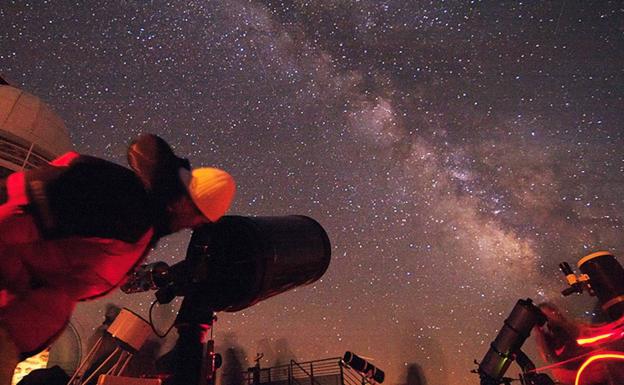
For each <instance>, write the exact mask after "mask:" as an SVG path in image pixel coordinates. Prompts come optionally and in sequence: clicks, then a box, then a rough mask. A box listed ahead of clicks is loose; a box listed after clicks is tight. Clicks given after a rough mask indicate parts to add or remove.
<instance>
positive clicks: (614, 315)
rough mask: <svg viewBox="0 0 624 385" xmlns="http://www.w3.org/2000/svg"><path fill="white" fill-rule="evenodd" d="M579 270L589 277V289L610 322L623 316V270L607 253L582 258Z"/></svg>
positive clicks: (600, 252)
mask: <svg viewBox="0 0 624 385" xmlns="http://www.w3.org/2000/svg"><path fill="white" fill-rule="evenodd" d="M578 267H579V270H581V272H582V273H583V274H587V276H588V277H589V283H590V285H591V288H592V289H593V290H594V292H595V293H596V296H597V297H598V301H599V302H600V305H601V306H602V310H604V311H605V312H606V313H607V314H608V315H609V317H610V318H611V319H612V320H618V319H620V318H621V317H622V315H624V268H622V265H620V263H619V262H618V261H617V259H615V257H614V256H613V255H611V253H609V252H608V251H599V252H597V253H593V254H590V255H588V256H586V257H584V258H582V259H581V260H580V261H579V262H578Z"/></svg>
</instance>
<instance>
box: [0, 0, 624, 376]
mask: <svg viewBox="0 0 624 385" xmlns="http://www.w3.org/2000/svg"><path fill="white" fill-rule="evenodd" d="M86 3H87V2H85V3H84V4H83V3H82V2H70V1H36V2H23V1H8V2H3V6H2V7H1V8H0V71H1V73H2V75H4V76H5V77H6V78H7V80H9V81H10V82H12V84H14V85H16V86H18V87H21V88H24V89H25V90H27V91H29V92H32V93H34V94H35V95H37V96H39V97H41V98H43V99H44V100H45V101H47V102H48V103H49V104H51V105H52V106H53V107H54V108H55V110H56V111H57V112H58V113H59V114H60V115H61V116H62V117H63V119H64V120H65V122H66V124H67V127H68V129H69V130H70V132H71V136H72V139H73V141H74V143H75V144H76V148H77V150H79V151H80V152H83V153H87V154H91V155H96V156H101V157H104V158H107V159H111V160H114V161H117V162H119V163H122V164H125V151H126V147H127V145H128V143H129V142H130V141H131V140H132V139H133V138H134V137H136V136H137V135H138V134H139V133H142V132H152V133H155V134H158V135H160V136H162V137H163V138H165V139H166V140H167V141H169V142H170V143H171V144H172V146H173V147H174V149H175V151H176V153H178V154H179V155H182V156H186V157H188V158H189V160H190V161H191V164H192V165H194V166H201V165H204V166H206V165H210V166H216V167H221V168H223V169H225V170H228V171H229V172H230V173H231V174H232V175H233V176H234V177H235V179H236V181H237V184H238V193H237V196H236V199H235V204H234V206H233V208H232V211H231V212H232V213H233V214H238V215H287V214H303V215H308V216H311V217H313V218H315V219H317V220H318V221H319V222H320V223H321V224H322V225H323V226H324V228H325V229H326V230H327V232H328V234H329V236H330V238H331V241H332V245H333V256H332V263H331V265H330V267H329V270H328V271H327V273H326V274H325V276H324V277H323V278H322V279H321V280H319V281H317V282H316V283H314V284H313V285H311V286H307V287H302V288H299V289H297V290H296V291H293V292H289V293H287V294H282V295H280V296H277V297H275V298H272V299H270V300H268V301H266V302H263V303H261V304H259V305H256V306H254V307H252V308H249V309H247V310H244V311H241V312H238V313H232V314H225V313H224V314H220V317H219V321H218V322H217V325H216V329H215V336H216V343H217V345H219V344H220V343H221V344H222V345H221V348H224V346H223V344H224V341H225V338H224V337H225V336H227V337H228V340H232V338H233V337H232V335H231V333H235V338H236V340H237V341H238V344H240V345H241V346H242V347H243V348H244V349H245V350H246V352H247V354H248V360H249V361H248V363H249V364H250V365H251V364H253V362H252V358H253V357H254V356H255V353H256V352H261V351H262V352H264V353H265V354H266V360H265V361H264V362H263V365H265V366H267V365H270V364H271V363H272V362H273V361H274V360H275V359H277V356H284V354H287V353H286V352H287V351H288V350H290V351H291V352H292V354H294V356H295V357H296V358H297V359H298V360H311V359H318V358H326V357H333V356H341V355H342V354H343V353H344V351H345V350H352V351H354V352H356V353H358V354H361V355H364V356H367V357H370V358H371V359H372V362H373V363H375V364H376V365H378V366H379V367H381V368H382V369H384V370H386V372H387V374H388V378H389V379H388V382H390V383H391V384H393V383H397V382H402V381H404V379H405V368H406V365H407V364H409V363H417V364H419V365H420V366H421V367H422V368H423V369H424V370H425V375H426V377H427V380H428V383H429V385H432V384H433V385H437V384H440V385H444V384H450V385H459V384H476V383H478V379H477V376H475V375H471V374H470V373H469V370H470V369H472V368H474V367H475V366H474V364H473V362H472V361H473V359H481V358H482V357H483V355H484V354H485V352H486V351H487V349H488V346H489V343H490V342H491V341H492V339H493V338H494V336H495V335H496V332H497V330H498V329H499V328H500V327H501V325H502V322H503V319H504V318H505V317H506V316H507V315H508V313H509V311H510V310H511V308H512V307H513V305H514V304H515V302H516V300H518V299H520V298H526V297H531V298H533V299H534V300H535V301H536V302H542V301H546V300H549V301H554V302H556V303H558V304H560V305H561V306H563V307H564V308H566V309H567V310H568V311H569V314H570V315H575V316H582V315H583V314H584V313H589V312H590V311H591V310H592V301H591V300H589V299H588V298H586V297H575V298H565V299H561V298H560V295H559V291H560V290H562V289H563V288H565V285H564V280H563V276H562V274H561V273H560V272H559V270H558V268H557V265H558V263H559V262H561V261H563V260H567V261H569V262H571V263H572V262H574V263H575V262H576V261H577V260H578V259H579V258H580V257H582V256H583V255H585V254H587V253H589V252H592V251H598V250H602V249H609V250H611V251H613V252H614V254H615V255H616V256H618V255H619V256H620V259H621V260H622V259H623V258H624V237H622V226H623V220H624V147H623V146H624V127H623V123H622V122H624V86H623V85H624V6H623V5H622V2H620V1H583V2H581V1H549V2H518V1H504V2H503V1H501V2H494V1H491V2H488V1H484V2H480V1H455V2H451V1H442V0H440V1H417V0H395V1H379V0H362V1H347V0H344V1H336V0H334V1H330V0H318V1H303V0H291V1H288V0H285V1H252V2H247V1H212V2H209V1H189V2H183V1H180V2H177V1H168V2H164V1H133V0H127V1H122V0H118V1H108V2H88V3H89V4H88V5H86ZM99 3H101V4H99ZM188 236H189V234H188V233H183V234H177V235H175V236H172V237H169V238H167V239H164V240H162V241H161V242H160V244H159V247H158V248H157V250H156V251H155V252H153V253H152V254H151V256H150V260H165V261H167V262H169V263H172V262H175V261H179V260H181V259H182V258H183V257H184V254H185V251H186V243H187V241H188ZM152 298H153V294H135V295H132V296H129V295H125V294H122V293H116V294H114V295H112V296H109V297H107V298H105V299H103V300H101V301H98V302H94V303H88V304H84V305H80V307H79V309H78V311H77V313H76V315H75V320H74V322H75V323H76V325H78V328H79V330H82V331H83V332H84V334H83V335H82V337H83V339H84V340H86V339H87V337H88V334H89V333H90V330H91V329H92V328H93V327H95V326H97V325H98V324H99V323H100V322H101V321H102V319H103V312H102V309H103V307H104V304H106V303H108V302H114V303H117V304H119V305H122V306H128V307H130V308H131V309H133V310H135V311H138V312H140V313H141V314H143V315H146V314H147V309H148V307H149V304H150V302H151V300H152ZM174 310H175V308H173V307H164V308H160V309H158V310H156V315H157V317H156V319H157V323H158V324H159V327H160V328H161V329H164V328H166V327H167V326H168V324H169V323H170V322H171V321H172V320H173V316H174V314H173V313H172V312H173V311H174ZM534 358H536V357H534ZM516 372H517V369H516V368H513V369H512V370H511V371H510V372H509V373H508V374H510V375H515V373H516Z"/></svg>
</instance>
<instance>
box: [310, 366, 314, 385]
mask: <svg viewBox="0 0 624 385" xmlns="http://www.w3.org/2000/svg"><path fill="white" fill-rule="evenodd" d="M310 385H314V366H312V363H311V362H310Z"/></svg>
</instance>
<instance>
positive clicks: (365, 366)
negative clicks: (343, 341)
mask: <svg viewBox="0 0 624 385" xmlns="http://www.w3.org/2000/svg"><path fill="white" fill-rule="evenodd" d="M342 361H343V362H344V363H345V364H347V365H349V366H350V367H351V369H353V370H355V371H357V372H360V374H362V375H363V376H364V377H366V378H368V379H369V380H373V381H375V382H376V383H378V384H381V383H382V382H384V380H385V379H386V373H384V371H383V370H381V369H379V368H377V367H376V366H375V365H373V364H371V363H370V362H368V361H366V360H365V359H363V358H362V357H360V356H358V355H356V354H355V353H351V352H345V354H344V356H343V357H342Z"/></svg>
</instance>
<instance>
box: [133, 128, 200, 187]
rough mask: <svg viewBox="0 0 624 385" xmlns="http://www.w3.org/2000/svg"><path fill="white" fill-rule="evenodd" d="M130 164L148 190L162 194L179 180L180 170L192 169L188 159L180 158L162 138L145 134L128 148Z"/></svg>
mask: <svg viewBox="0 0 624 385" xmlns="http://www.w3.org/2000/svg"><path fill="white" fill-rule="evenodd" d="M128 164H129V165H130V167H131V168H132V170H134V172H135V173H136V174H137V175H138V176H139V178H141V181H142V182H143V184H144V185H145V186H146V187H147V188H148V190H151V191H155V192H158V193H160V191H159V190H162V189H165V188H166V189H169V187H168V185H170V184H172V181H177V180H178V170H179V169H180V168H185V169H187V170H190V169H191V165H190V163H189V161H188V160H187V159H184V158H180V157H178V156H176V155H175V154H174V153H173V150H172V149H171V147H170V146H169V144H167V142H165V141H164V140H163V139H162V138H160V137H158V136H156V135H152V134H143V135H141V136H139V137H138V138H137V139H136V140H135V141H134V142H132V144H131V145H130V147H129V148H128Z"/></svg>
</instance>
